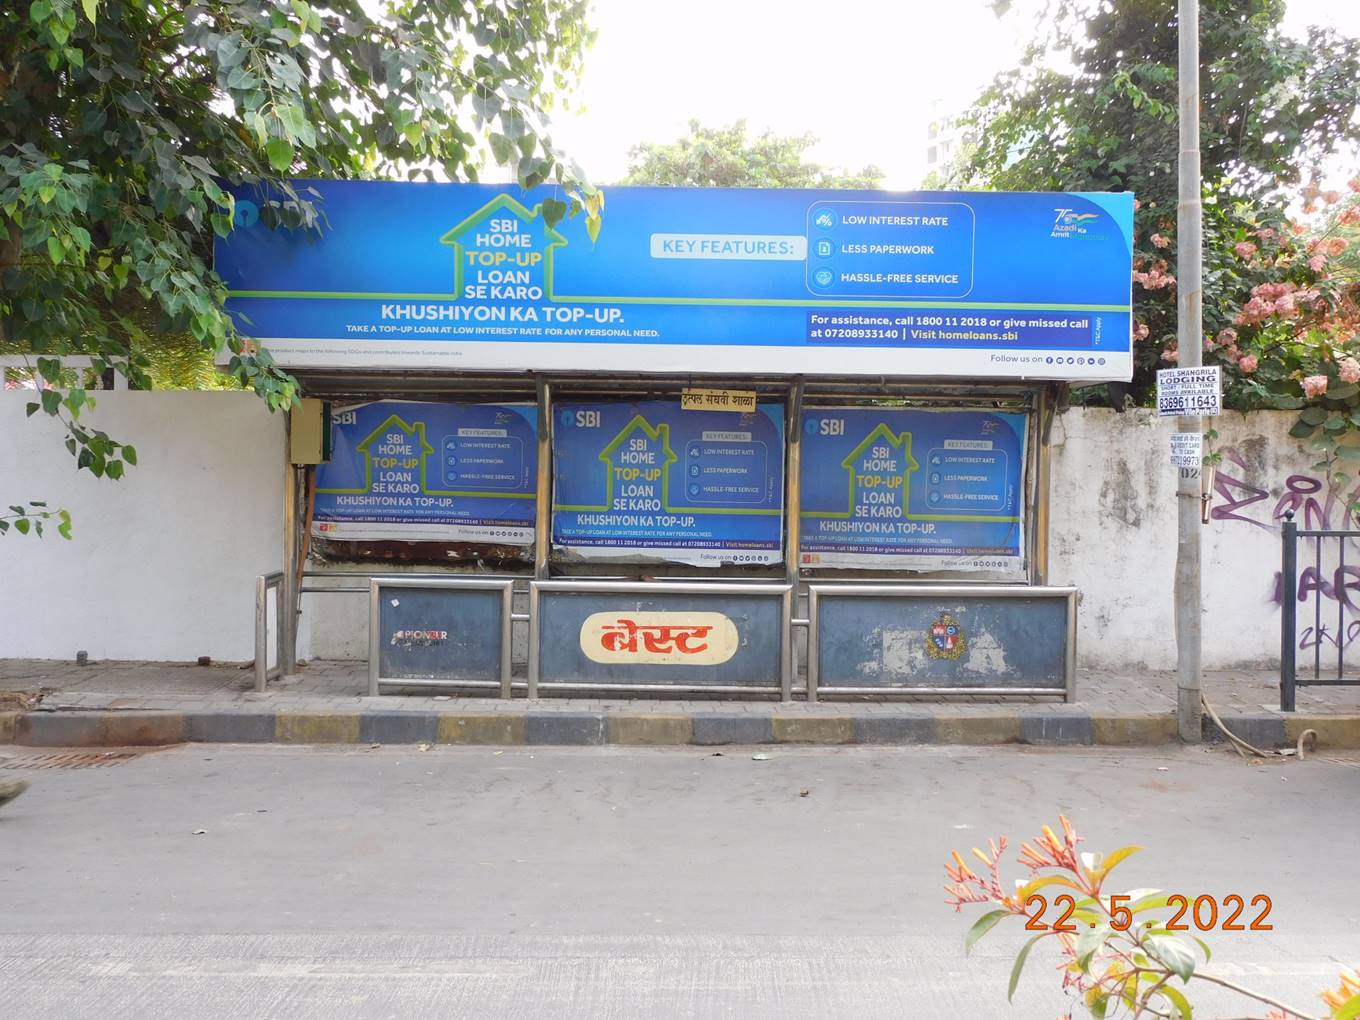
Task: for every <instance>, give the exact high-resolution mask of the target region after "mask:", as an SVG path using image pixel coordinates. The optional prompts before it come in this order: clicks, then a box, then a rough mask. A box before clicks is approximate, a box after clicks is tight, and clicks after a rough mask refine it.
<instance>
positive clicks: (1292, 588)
mask: <svg viewBox="0 0 1360 1020" xmlns="http://www.w3.org/2000/svg"><path fill="white" fill-rule="evenodd" d="M1284 517H1285V520H1284V527H1283V528H1281V530H1280V546H1281V548H1280V589H1279V594H1280V710H1281V711H1283V712H1292V711H1294V695H1295V690H1296V688H1299V687H1360V678H1352V679H1346V645H1347V644H1348V643H1349V642H1350V641H1351V640H1352V639H1354V638H1355V637H1356V636H1360V618H1357V619H1353V620H1352V621H1351V622H1350V623H1349V624H1348V623H1347V622H1346V610H1347V608H1348V607H1349V605H1350V599H1349V597H1348V595H1347V592H1348V591H1350V590H1352V589H1351V586H1350V584H1349V582H1348V580H1347V578H1348V577H1349V576H1350V575H1348V574H1347V567H1346V543H1347V542H1349V541H1356V540H1358V539H1360V531H1336V530H1331V529H1317V530H1313V529H1300V528H1299V526H1298V523H1297V522H1296V521H1295V520H1294V511H1292V510H1289V511H1286V512H1285V515H1284ZM1300 542H1303V543H1305V544H1306V543H1310V542H1311V549H1307V548H1306V549H1305V553H1306V552H1308V551H1311V552H1312V554H1313V555H1312V561H1313V562H1312V564H1311V565H1305V566H1304V574H1305V578H1306V580H1307V581H1308V585H1307V587H1308V588H1309V589H1310V590H1311V592H1312V594H1313V599H1312V602H1313V625H1312V627H1310V628H1306V629H1305V631H1304V638H1305V640H1304V641H1303V642H1300V641H1299V634H1298V630H1299V596H1298V592H1299V544H1300ZM1324 542H1326V543H1328V544H1329V545H1330V544H1331V543H1333V542H1334V543H1335V552H1336V556H1335V562H1336V567H1335V570H1334V571H1333V572H1332V581H1331V582H1330V583H1329V582H1328V581H1327V579H1326V575H1325V574H1324V573H1323V565H1324V563H1325V564H1327V565H1328V566H1329V568H1330V565H1331V563H1332V558H1331V557H1330V556H1325V555H1324V546H1323V543H1324ZM1356 559H1357V561H1358V562H1357V564H1356V566H1355V567H1352V568H1351V569H1352V570H1354V571H1355V572H1356V577H1357V583H1356V585H1355V590H1357V591H1358V592H1360V569H1357V568H1360V556H1357V557H1356ZM1328 593H1330V595H1331V597H1333V598H1334V600H1335V602H1336V631H1335V633H1334V634H1333V635H1332V636H1331V638H1330V640H1329V639H1328V637H1327V628H1328V625H1329V624H1330V623H1331V612H1330V610H1329V611H1328V613H1327V619H1325V620H1324V619H1323V606H1322V603H1323V596H1324V595H1327V594H1328ZM1325 643H1330V644H1333V645H1335V647H1336V677H1335V679H1332V678H1331V676H1330V672H1331V671H1330V664H1329V668H1328V670H1327V673H1328V676H1327V677H1324V676H1323V662H1322V646H1323V644H1325ZM1301 644H1302V646H1303V649H1304V650H1305V651H1308V650H1310V649H1311V651H1312V653H1313V670H1312V676H1311V677H1308V676H1307V672H1306V667H1305V675H1304V678H1303V679H1301V678H1300V677H1299V669H1298V666H1299V663H1298V653H1299V649H1300V645H1301Z"/></svg>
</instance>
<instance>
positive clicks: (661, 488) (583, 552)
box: [552, 400, 784, 567]
mask: <svg viewBox="0 0 1360 1020" xmlns="http://www.w3.org/2000/svg"><path fill="white" fill-rule="evenodd" d="M553 469H554V471H553V532H552V537H553V546H554V547H555V548H557V549H560V550H562V551H564V552H565V553H567V554H568V555H569V556H575V557H578V558H580V559H595V560H614V561H620V560H634V561H635V560H639V559H645V560H658V561H666V562H672V563H688V564H693V565H695V566H705V567H713V566H718V565H720V564H724V563H766V564H768V563H779V562H782V559H783V552H782V546H783V513H784V408H783V407H782V406H781V405H779V404H758V405H757V406H756V410H755V411H754V412H753V413H749V414H747V413H733V412H730V411H686V410H681V408H680V404H679V402H678V401H673V400H671V401H667V400H655V401H644V402H640V403H600V404H558V405H556V406H555V408H554V427H553Z"/></svg>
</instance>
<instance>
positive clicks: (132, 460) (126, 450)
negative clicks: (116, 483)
mask: <svg viewBox="0 0 1360 1020" xmlns="http://www.w3.org/2000/svg"><path fill="white" fill-rule="evenodd" d="M123 459H124V460H125V461H127V462H128V463H129V464H131V465H132V466H133V467H136V466H137V451H136V450H135V449H133V448H132V447H131V446H124V447H123Z"/></svg>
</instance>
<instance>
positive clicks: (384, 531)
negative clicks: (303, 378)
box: [312, 400, 538, 546]
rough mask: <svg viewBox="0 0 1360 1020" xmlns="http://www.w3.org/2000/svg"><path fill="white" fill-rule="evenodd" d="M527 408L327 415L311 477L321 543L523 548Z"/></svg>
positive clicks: (528, 492)
mask: <svg viewBox="0 0 1360 1020" xmlns="http://www.w3.org/2000/svg"><path fill="white" fill-rule="evenodd" d="M537 413H538V412H537V410H536V409H535V408H534V407H532V406H515V405H495V404H435V403H417V402H414V401H388V400H380V401H374V402H373V403H369V404H359V405H357V406H353V407H342V408H338V409H335V410H334V411H333V412H332V414H331V443H332V454H331V459H330V461H329V462H328V463H325V464H320V465H318V466H317V469H316V487H317V488H316V506H315V511H314V514H313V518H312V520H313V525H312V530H313V533H314V534H316V535H318V536H320V537H322V538H333V539H340V540H344V541H351V540H385V539H386V540H396V541H407V542H432V541H443V542H478V543H487V544H494V545H524V546H527V545H532V544H533V541H534V506H535V500H534V489H535V475H536V472H537V470H538V444H537V438H536V437H537V425H536V422H537V419H536V415H537Z"/></svg>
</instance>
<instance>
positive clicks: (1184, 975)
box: [1146, 935, 1195, 982]
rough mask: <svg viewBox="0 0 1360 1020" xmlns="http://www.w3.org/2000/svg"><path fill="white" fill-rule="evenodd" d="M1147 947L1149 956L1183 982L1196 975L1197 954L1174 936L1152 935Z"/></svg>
mask: <svg viewBox="0 0 1360 1020" xmlns="http://www.w3.org/2000/svg"><path fill="white" fill-rule="evenodd" d="M1146 945H1147V949H1148V953H1149V955H1151V956H1152V958H1153V959H1154V960H1156V961H1158V962H1159V963H1161V964H1162V966H1164V967H1166V968H1167V969H1168V970H1170V971H1172V973H1174V974H1176V975H1177V976H1178V977H1179V978H1180V979H1181V980H1182V981H1185V982H1188V981H1189V980H1190V978H1191V976H1192V975H1193V974H1194V973H1195V954H1194V953H1193V952H1192V951H1191V949H1190V947H1189V946H1187V945H1186V944H1185V943H1184V942H1182V941H1181V940H1180V939H1178V938H1176V937H1175V936H1174V935H1151V936H1149V937H1148V939H1147V943H1146Z"/></svg>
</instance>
